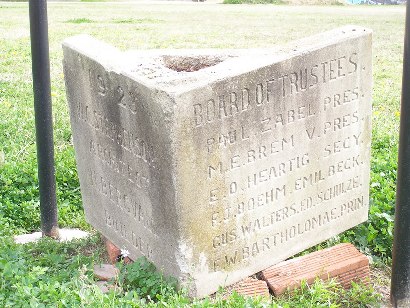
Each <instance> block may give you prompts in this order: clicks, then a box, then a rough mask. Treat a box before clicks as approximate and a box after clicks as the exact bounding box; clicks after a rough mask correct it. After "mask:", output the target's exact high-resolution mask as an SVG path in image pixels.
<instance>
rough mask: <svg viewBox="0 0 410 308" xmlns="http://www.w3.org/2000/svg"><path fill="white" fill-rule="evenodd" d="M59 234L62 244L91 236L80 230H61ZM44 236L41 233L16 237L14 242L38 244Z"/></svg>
mask: <svg viewBox="0 0 410 308" xmlns="http://www.w3.org/2000/svg"><path fill="white" fill-rule="evenodd" d="M58 232H59V236H60V237H59V239H58V240H59V241H60V242H67V241H72V240H75V239H80V238H85V237H87V236H89V235H90V234H89V233H88V232H85V231H82V230H79V229H59V230H58ZM42 236H43V235H42V233H41V232H34V233H31V234H21V235H16V236H15V237H14V242H16V243H17V244H27V243H32V242H36V241H38V240H39V239H41V238H42Z"/></svg>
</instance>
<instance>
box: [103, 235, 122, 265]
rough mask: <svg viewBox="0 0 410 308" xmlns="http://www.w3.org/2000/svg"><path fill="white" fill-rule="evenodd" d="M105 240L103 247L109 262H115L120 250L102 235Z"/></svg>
mask: <svg viewBox="0 0 410 308" xmlns="http://www.w3.org/2000/svg"><path fill="white" fill-rule="evenodd" d="M103 239H104V242H105V249H106V250H107V254H108V259H109V261H110V262H111V263H113V264H114V263H116V262H117V261H118V260H119V257H120V256H121V250H120V249H119V248H118V247H117V246H115V245H114V244H113V243H112V242H111V241H110V240H109V239H107V238H105V237H103Z"/></svg>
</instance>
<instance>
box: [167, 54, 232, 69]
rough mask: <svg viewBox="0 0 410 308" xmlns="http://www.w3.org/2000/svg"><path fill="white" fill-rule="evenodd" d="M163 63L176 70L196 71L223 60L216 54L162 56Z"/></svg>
mask: <svg viewBox="0 0 410 308" xmlns="http://www.w3.org/2000/svg"><path fill="white" fill-rule="evenodd" d="M162 59H163V61H164V65H165V66H166V67H168V68H169V69H171V70H174V71H177V72H196V71H199V70H200V69H203V68H206V67H210V66H214V65H216V64H218V63H221V62H222V61H224V60H225V57H217V56H187V57H181V56H163V57H162Z"/></svg>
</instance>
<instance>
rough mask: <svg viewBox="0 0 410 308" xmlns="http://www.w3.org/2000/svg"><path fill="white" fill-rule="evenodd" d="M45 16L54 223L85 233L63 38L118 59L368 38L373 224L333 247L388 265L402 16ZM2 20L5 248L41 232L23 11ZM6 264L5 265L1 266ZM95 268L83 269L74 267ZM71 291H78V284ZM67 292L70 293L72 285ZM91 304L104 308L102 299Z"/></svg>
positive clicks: (165, 6) (137, 11)
mask: <svg viewBox="0 0 410 308" xmlns="http://www.w3.org/2000/svg"><path fill="white" fill-rule="evenodd" d="M48 7H49V38H50V57H51V77H52V99H53V115H54V134H55V156H56V176H57V188H58V196H57V197H58V206H59V223H60V225H61V226H71V227H80V228H82V229H87V228H89V227H88V225H87V224H86V222H85V219H84V215H83V212H82V205H81V196H80V192H79V190H78V187H79V183H78V177H77V172H76V168H75V160H74V151H73V146H72V141H71V130H70V124H69V117H68V110H67V104H66V98H65V89H64V80H63V77H64V76H63V71H62V63H61V62H62V50H61V42H62V41H63V39H64V38H66V37H69V36H72V35H75V34H80V33H87V34H90V35H92V36H94V37H96V38H98V39H101V40H103V41H106V42H108V43H110V44H113V45H115V46H117V47H119V48H121V49H130V48H141V49H146V48H258V47H272V46H275V45H277V44H282V43H284V42H287V41H290V40H293V39H297V38H301V37H304V36H307V35H311V34H314V33H318V32H321V31H325V30H329V29H332V28H336V27H338V26H342V25H346V24H357V25H360V26H364V27H369V28H371V29H373V30H374V35H373V53H374V54H373V71H374V73H373V77H374V91H373V141H372V158H371V189H370V197H371V204H370V218H369V221H368V222H367V223H364V224H361V225H360V226H358V227H356V228H354V229H352V230H350V231H347V232H345V233H343V234H341V235H340V236H337V237H336V238H334V239H333V242H338V241H351V242H353V243H354V244H356V245H357V246H358V247H360V248H361V249H362V250H363V251H364V252H366V253H368V254H369V255H372V256H373V258H374V260H376V261H379V262H384V263H386V264H389V263H390V261H391V245H392V231H393V224H392V219H393V216H394V198H395V180H396V170H397V144H398V137H397V136H398V123H399V101H400V88H401V84H400V82H401V70H402V42H403V34H404V33H403V32H404V7H402V6H394V7H393V6H392V7H388V6H383V7H379V6H374V7H370V6H331V7H330V6H327V7H326V6H310V7H306V6H303V7H299V6H291V7H289V6H284V5H281V6H274V5H262V6H259V5H255V6H247V5H244V6H229V5H218V4H207V5H203V6H202V5H201V6H200V8H199V7H198V6H197V5H193V4H192V3H189V2H187V3H178V4H177V3H167V2H164V3H155V4H147V3H141V2H137V3H115V4H113V3H104V4H94V3H57V2H54V3H53V2H50V3H49V4H48ZM84 16H86V17H84ZM0 20H1V21H2V22H1V23H0V106H1V108H0V132H1V134H0V225H1V226H2V227H1V229H0V236H6V238H7V236H8V235H12V234H17V233H23V232H30V231H33V230H39V214H38V205H39V201H38V192H37V189H38V187H37V172H36V154H35V135H34V120H33V119H34V116H33V96H32V84H31V82H32V81H31V60H30V40H29V24H28V5H27V3H6V2H2V3H0ZM333 242H332V243H333ZM50 245H51V244H50ZM323 245H327V244H326V243H325V244H323ZM0 248H1V249H0V250H2V251H6V252H4V253H6V254H7V253H10V254H18V253H23V254H24V255H25V254H26V252H24V251H26V248H19V247H17V246H14V245H12V244H10V243H8V242H7V240H3V241H2V242H1V245H0ZM7 251H8V252H7ZM22 251H23V252H22ZM2 258H5V257H4V256H2V257H1V258H0V261H1V260H2ZM30 260H31V259H30ZM30 262H31V261H30ZM3 263H4V262H3ZM91 263H92V260H88V261H84V262H79V263H78V265H81V266H82V264H85V265H86V266H90V264H91ZM81 266H78V267H76V268H77V270H78V269H79V268H81ZM47 271H48V270H47ZM2 274H4V269H3V271H2ZM33 275H40V274H39V273H35V274H33ZM21 277H22V276H21ZM35 277H37V276H35ZM78 277H80V276H78ZM81 277H82V276H81ZM21 279H23V278H21ZM22 281H23V280H21V281H20V283H23V282H22ZM53 283H54V282H53ZM67 283H68V282H67ZM76 283H77V289H75V290H77V291H78V290H79V289H78V286H80V285H81V283H82V282H81V283H80V281H77V282H76ZM87 283H88V282H87ZM68 286H69V287H67V288H68V289H69V288H74V282H72V283H71V284H69V285H68ZM38 288H40V289H41V287H38ZM2 290H3V289H2ZM77 291H76V292H77ZM1 292H3V291H1ZM44 292H46V291H44ZM66 292H68V293H67V294H71V293H70V292H71V291H66ZM73 292H74V291H73ZM78 292H79V291H78ZM93 292H94V291H90V294H91V293H92V294H94V293H93ZM2 294H3V295H4V293H2ZM44 294H46V293H44ZM89 296H94V295H89ZM95 296H97V295H95ZM112 296H114V295H112ZM127 296H130V298H132V297H133V296H134V295H127ZM175 296H180V297H181V296H182V295H175ZM97 297H98V300H102V301H105V300H107V299H105V297H103V296H102V295H98V296H97ZM125 297H126V296H125V295H124V297H123V298H125ZM76 298H78V297H76ZM112 300H114V299H112ZM115 300H117V299H115ZM124 300H125V299H124ZM174 300H177V299H175V298H174ZM181 300H182V299H181ZM170 301H171V302H172V300H170ZM237 301H239V299H237ZM292 307H295V306H292Z"/></svg>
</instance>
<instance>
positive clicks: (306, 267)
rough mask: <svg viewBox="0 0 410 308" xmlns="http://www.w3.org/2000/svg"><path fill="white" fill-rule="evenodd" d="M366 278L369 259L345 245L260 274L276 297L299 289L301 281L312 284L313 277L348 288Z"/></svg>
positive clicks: (284, 263) (277, 265)
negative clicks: (332, 280)
mask: <svg viewBox="0 0 410 308" xmlns="http://www.w3.org/2000/svg"><path fill="white" fill-rule="evenodd" d="M369 275H370V270H369V259H368V258H367V257H366V256H365V255H364V254H362V253H360V252H359V251H358V250H357V249H356V248H355V247H354V246H353V245H352V244H348V243H345V244H339V245H336V246H334V247H331V248H327V249H323V250H320V251H316V252H313V253H310V254H308V255H305V256H302V257H299V258H295V259H291V260H287V261H284V262H281V263H279V264H276V265H274V266H271V267H269V268H267V269H266V270H263V271H262V277H263V279H264V280H265V281H266V282H267V283H268V286H269V289H270V290H271V291H272V292H273V293H274V294H275V295H279V294H282V293H283V292H285V291H286V290H288V289H291V290H292V289H296V288H298V287H300V285H301V282H302V281H306V282H307V283H308V284H310V283H313V282H314V281H315V279H316V278H320V279H322V280H327V279H330V278H336V280H337V281H338V282H339V283H340V284H341V285H342V286H343V287H345V288H348V287H350V286H351V282H352V281H356V282H359V281H363V282H366V280H368V278H369Z"/></svg>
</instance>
